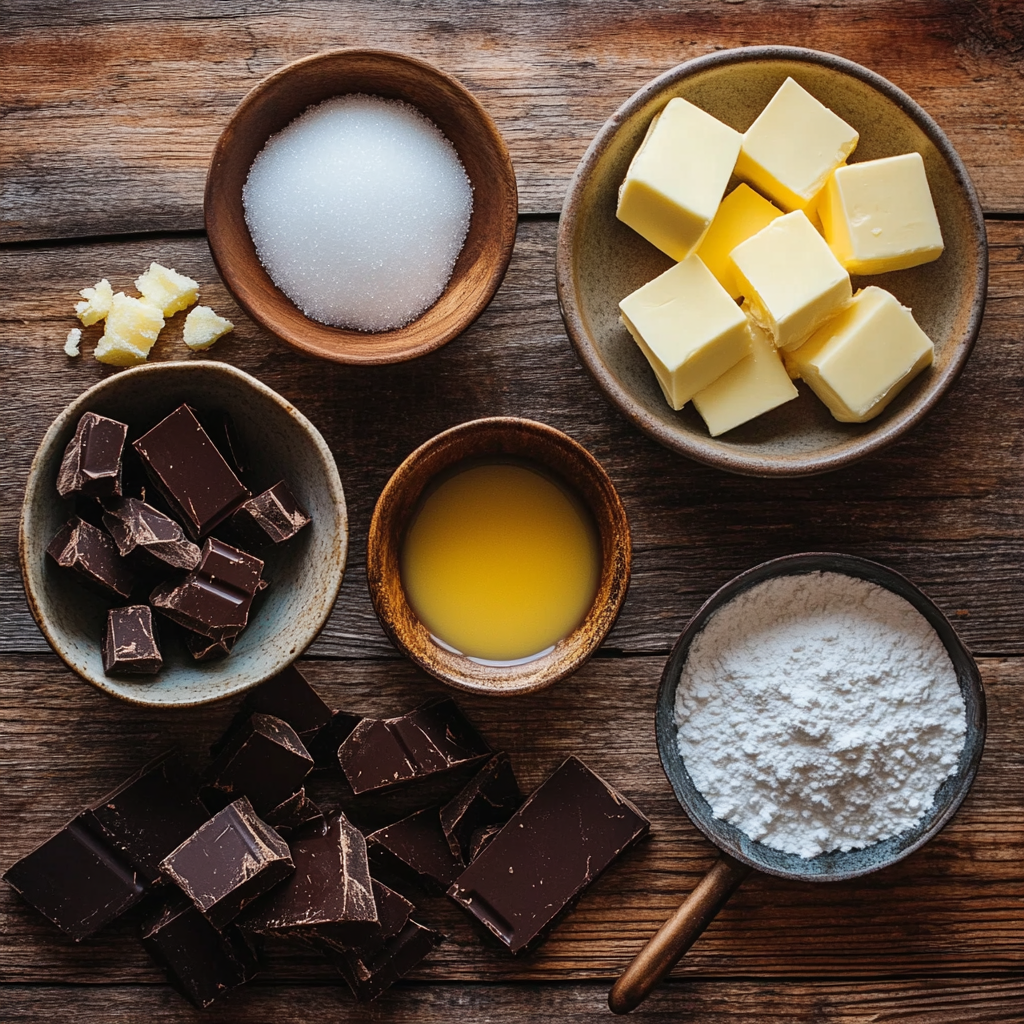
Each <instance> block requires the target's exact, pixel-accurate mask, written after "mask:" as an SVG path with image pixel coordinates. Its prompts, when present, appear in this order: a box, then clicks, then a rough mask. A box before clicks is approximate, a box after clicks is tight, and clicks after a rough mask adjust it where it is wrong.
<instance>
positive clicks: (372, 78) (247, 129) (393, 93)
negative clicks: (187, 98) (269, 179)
mask: <svg viewBox="0 0 1024 1024" xmlns="http://www.w3.org/2000/svg"><path fill="white" fill-rule="evenodd" d="M352 92H361V93H370V94H372V95H377V96H385V97H388V98H393V99H400V100H404V101H405V102H407V103H409V104H411V105H412V106H414V107H417V108H418V109H419V110H421V111H422V112H423V113H424V114H425V115H426V116H427V117H429V118H430V120H431V121H433V122H434V123H435V124H436V125H437V126H438V127H439V128H440V129H441V131H442V132H444V134H445V135H446V136H447V137H448V139H449V140H450V141H451V143H452V145H453V146H454V147H455V149H456V151H457V152H458V154H459V159H460V160H461V161H462V164H463V166H464V167H465V168H466V173H467V174H468V175H469V180H470V182H471V183H472V186H473V215H472V218H471V220H470V224H469V234H468V235H467V237H466V242H465V245H464V246H463V247H462V252H461V253H460V254H459V258H458V260H457V261H456V263H455V269H454V271H453V272H452V277H451V280H450V281H449V282H448V286H447V287H446V288H445V290H444V292H443V293H442V294H441V297H440V298H439V299H438V300H437V302H435V303H434V305H433V306H431V307H430V309H428V310H427V311H426V312H425V313H424V314H423V315H422V316H421V317H420V318H419V319H418V320H414V321H413V322H412V323H411V324H407V325H406V326H405V327H400V328H398V329H397V330H393V331H380V332H376V333H373V332H367V331H352V330H345V329H342V328H339V327H328V326H326V325H325V324H321V323H317V322H316V321H315V320H310V319H309V318H308V317H307V316H305V314H303V313H302V311H301V310H299V309H298V307H297V306H295V304H294V303H293V302H292V301H291V299H289V298H288V297H287V296H286V295H284V293H283V292H281V291H280V290H279V289H278V288H277V286H276V285H275V284H274V282H273V281H272V280H271V279H270V275H269V274H268V273H267V272H266V270H264V269H263V264H262V263H260V260H259V257H258V256H257V255H256V248H255V246H254V245H253V242H252V238H251V237H250V236H249V229H248V228H247V227H246V224H245V213H244V210H243V208H242V186H243V185H244V184H245V179H246V178H247V177H248V174H249V168H250V167H251V166H252V162H253V160H254V159H255V158H256V155H257V154H258V153H259V151H260V150H261V149H262V148H263V146H264V144H265V143H266V141H267V139H268V138H269V137H270V136H271V135H273V134H275V133H276V132H279V131H280V130H281V129H282V128H284V127H286V126H287V125H288V124H289V123H290V122H291V121H293V120H294V119H295V118H296V117H298V116H299V114H301V113H302V112H303V111H305V110H306V109H307V108H308V107H310V106H311V105H313V104H316V103H320V102H322V101H324V100H326V99H330V98H331V97H332V96H339V95H343V94H344V93H352ZM204 208H205V214H206V233H207V235H208V237H209V242H210V250H211V252H212V253H213V259H214V262H215V263H216V264H217V269H218V270H219V271H220V276H221V277H222V278H223V279H224V283H225V284H226V285H227V287H228V290H229V291H230V292H231V294H232V295H234V297H235V298H236V299H237V300H238V303H239V305H240V306H241V307H242V308H243V309H244V310H245V311H246V312H247V313H248V314H249V315H250V316H251V317H252V318H253V319H254V320H256V321H258V322H259V323H260V324H262V325H263V326H264V327H266V328H267V330H268V331H271V332H272V333H274V334H276V335H277V336H278V337H279V338H281V339H282V340H283V341H285V342H287V343H288V344H289V345H292V346H293V347H295V348H297V349H299V350H300V351H301V352H305V353H307V354H309V355H312V356H319V357H320V358H321V359H331V360H333V361H334V362H337V363H364V364H380V363H398V362H402V361H404V360H406V359H414V358H415V357H416V356H421V355H424V354H425V353H427V352H433V351H434V349H437V348H440V347H441V346H442V345H444V344H445V343H446V342H449V341H451V340H452V338H454V337H455V336H456V335H458V334H461V333H462V331H464V330H465V329H466V328H467V327H468V326H469V325H470V324H471V323H472V322H473V321H474V320H475V319H476V318H477V317H478V316H479V315H480V313H481V312H483V310H484V308H485V307H486V306H487V303H488V302H490V301H491V298H492V297H493V295H494V293H495V292H496V291H497V290H498V286H499V285H500V284H501V281H502V278H503V277H504V276H505V270H506V269H507V268H508V263H509V259H510V258H511V256H512V247H513V245H514V243H515V238H516V218H517V215H518V212H519V209H518V208H519V200H518V194H517V191H516V177H515V172H514V171H513V170H512V161H511V160H510V159H509V155H508V150H507V149H506V147H505V142H504V140H503V139H502V137H501V134H500V133H499V131H498V129H497V128H496V127H495V124H494V122H493V121H492V120H491V118H490V116H489V115H488V114H487V112H486V111H485V110H484V108H483V107H482V106H481V105H480V104H479V103H478V102H477V100H476V99H475V98H474V97H473V95H472V94H471V93H470V92H469V91H468V90H467V89H466V88H465V87H464V86H463V85H461V84H460V83H459V82H457V81H456V80H455V79H454V78H452V77H451V76H450V75H446V74H445V73H444V72H442V71H439V70H438V69H437V68H435V67H433V66H432V65H430V64H427V63H426V62H424V61H421V60H417V59H416V58H415V57H407V56H405V55H404V54H400V53H391V52H389V51H387V50H357V49H351V50H348V49H346V50H328V51H326V52H324V53H318V54H314V55H313V56H311V57H304V58H303V59H302V60H297V61H294V62H293V63H291V64H286V65H285V66H284V67H283V68H279V69H278V70H277V71H275V72H274V73H273V74H272V75H271V76H270V77H269V78H266V79H265V80H264V81H262V82H260V84H259V85H257V86H256V87H255V88H254V89H253V90H252V91H251V92H250V93H249V94H248V95H247V96H246V97H245V99H243V100H242V102H241V103H240V104H239V105H238V108H237V109H236V110H235V112H234V113H233V114H232V115H231V119H230V120H229V121H228V125H227V127H226V128H225V129H224V132H223V134H222V135H221V137H220V139H219V140H218V141H217V146H216V148H215V149H214V151H213V158H212V160H211V161H210V170H209V173H208V175H207V178H206V197H205V199H204Z"/></svg>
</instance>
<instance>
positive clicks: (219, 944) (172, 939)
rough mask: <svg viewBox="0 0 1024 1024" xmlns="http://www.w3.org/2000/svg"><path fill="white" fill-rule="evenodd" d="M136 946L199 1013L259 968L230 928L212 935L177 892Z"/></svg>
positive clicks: (238, 934)
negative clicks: (158, 966)
mask: <svg viewBox="0 0 1024 1024" xmlns="http://www.w3.org/2000/svg"><path fill="white" fill-rule="evenodd" d="M142 944H143V946H145V947H146V950H147V952H148V953H149V955H150V956H151V957H152V958H153V959H154V960H155V961H156V962H157V963H158V964H159V965H160V966H161V967H163V969H164V970H165V971H166V972H167V980H168V981H170V983H171V984H172V985H173V986H174V987H175V988H176V989H177V990H178V991H179V992H180V993H181V994H182V995H183V996H184V997H185V998H186V999H188V1000H189V1002H191V1003H193V1004H194V1005H196V1006H198V1007H199V1008H200V1009H205V1008H206V1007H207V1006H209V1005H210V1004H211V1003H212V1002H214V1001H215V1000H217V999H220V998H221V996H225V995H227V994H228V992H230V991H231V990H232V989H234V988H238V986H239V985H244V984H245V983H246V982H247V981H251V980H252V979H253V978H255V977H256V975H257V974H258V973H259V969H260V964H259V961H258V960H257V959H256V956H255V954H254V953H253V951H252V950H251V949H250V948H249V945H248V943H247V942H246V941H245V938H244V937H243V936H242V934H241V932H239V931H238V929H237V928H235V927H234V926H229V927H228V928H226V929H225V930H224V931H223V932H221V931H218V930H217V929H216V928H215V927H214V926H213V925H212V924H210V922H209V921H208V920H207V919H206V918H205V917H203V915H202V914H201V913H200V912H199V911H198V910H196V908H195V906H193V904H192V903H190V902H189V901H188V900H187V899H186V898H185V897H184V896H182V895H181V894H180V893H173V892H172V893H171V894H170V895H169V898H168V899H167V901H166V902H165V903H164V904H163V905H162V906H160V908H159V909H158V910H157V912H156V913H155V914H154V915H153V916H152V917H151V918H150V919H149V920H148V921H147V922H146V923H145V924H143V926H142Z"/></svg>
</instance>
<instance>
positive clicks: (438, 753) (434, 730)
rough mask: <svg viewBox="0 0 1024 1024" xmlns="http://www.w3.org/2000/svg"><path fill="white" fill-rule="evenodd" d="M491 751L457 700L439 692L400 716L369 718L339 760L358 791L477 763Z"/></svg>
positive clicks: (343, 747)
mask: <svg viewBox="0 0 1024 1024" xmlns="http://www.w3.org/2000/svg"><path fill="white" fill-rule="evenodd" d="M490 755H491V748H490V747H488V746H487V744H486V743H485V742H484V740H483V738H482V737H481V735H480V734H479V733H478V732H477V731H476V729H475V728H474V727H473V725H472V724H471V723H470V722H469V720H468V719H467V718H466V716H465V715H463V713H462V712H461V711H460V710H459V706H458V705H457V704H456V703H455V701H454V700H452V699H451V697H440V698H437V699H435V700H431V701H428V702H427V703H426V704H423V705H422V706H421V707H418V708H417V709H416V710H415V711H410V712H409V713H408V714H407V715H402V716H401V717H399V718H386V719H376V718H364V719H363V720H362V721H361V722H360V723H359V724H358V725H357V726H356V727H355V729H353V730H352V732H351V734H350V735H349V737H348V738H347V739H346V740H345V742H344V743H342V744H341V747H340V748H339V750H338V762H339V764H340V765H341V770H342V772H343V773H344V775H345V778H346V780H347V781H348V784H349V785H350V786H351V787H352V792H353V793H355V794H356V795H358V794H360V793H368V792H371V791H374V790H380V789H389V788H390V787H392V786H397V785H401V784H402V783H405V782H412V781H413V780H416V779H422V778H425V777H426V776H429V775H433V774H436V773H438V772H446V771H451V770H452V769H455V768H460V767H468V766H471V765H475V764H477V763H479V762H480V761H483V760H485V759H486V758H488V757H490Z"/></svg>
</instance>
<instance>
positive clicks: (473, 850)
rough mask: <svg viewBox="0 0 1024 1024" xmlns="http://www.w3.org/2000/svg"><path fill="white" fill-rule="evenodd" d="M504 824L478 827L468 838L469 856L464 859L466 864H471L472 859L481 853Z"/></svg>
mask: <svg viewBox="0 0 1024 1024" xmlns="http://www.w3.org/2000/svg"><path fill="white" fill-rule="evenodd" d="M504 827H505V826H504V824H501V825H486V826H484V828H478V829H477V830H476V831H475V832H474V833H473V835H472V836H470V839H469V856H468V857H467V859H466V863H467V864H472V863H473V861H475V860H476V859H477V857H479V856H480V854H481V853H483V851H484V850H485V849H486V847H487V844H488V843H489V842H490V841H491V840H492V839H493V838H494V837H495V836H496V835H497V834H498V833H499V832H500V831H501V830H502V829H503V828H504Z"/></svg>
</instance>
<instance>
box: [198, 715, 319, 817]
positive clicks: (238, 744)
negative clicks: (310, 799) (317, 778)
mask: <svg viewBox="0 0 1024 1024" xmlns="http://www.w3.org/2000/svg"><path fill="white" fill-rule="evenodd" d="M312 768H313V758H311V757H310V756H309V753H308V751H307V750H306V748H305V746H303V743H302V740H301V739H299V736H298V733H296V731H295V730H294V729H293V728H292V727H291V726H290V725H289V724H288V723H287V722H284V721H282V720H281V719H280V718H275V717H274V716H273V715H261V714H255V715H251V716H250V717H249V720H248V722H246V724H245V725H243V726H242V727H241V728H239V729H238V730H236V732H235V733H234V735H232V737H231V740H230V742H229V743H228V744H227V746H225V747H224V749H223V750H222V751H221V752H220V755H219V756H218V757H217V759H216V760H215V761H214V762H213V764H211V765H210V768H209V771H208V772H207V775H206V785H205V786H204V789H203V794H202V795H203V799H204V800H205V801H207V802H208V803H211V802H212V803H213V804H214V805H216V804H217V803H225V804H226V803H228V802H230V801H232V800H235V799H237V798H238V797H239V796H246V797H248V798H249V800H250V802H251V803H252V805H253V807H255V808H256V810H257V811H258V812H262V811H269V810H270V809H271V808H274V807H277V805H278V804H280V803H281V801H282V800H287V799H288V797H290V796H291V795H292V794H293V793H294V792H295V791H296V790H297V789H298V788H299V786H300V785H301V784H302V780H303V779H304V778H305V777H306V776H307V775H308V774H309V773H310V771H311V770H312Z"/></svg>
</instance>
